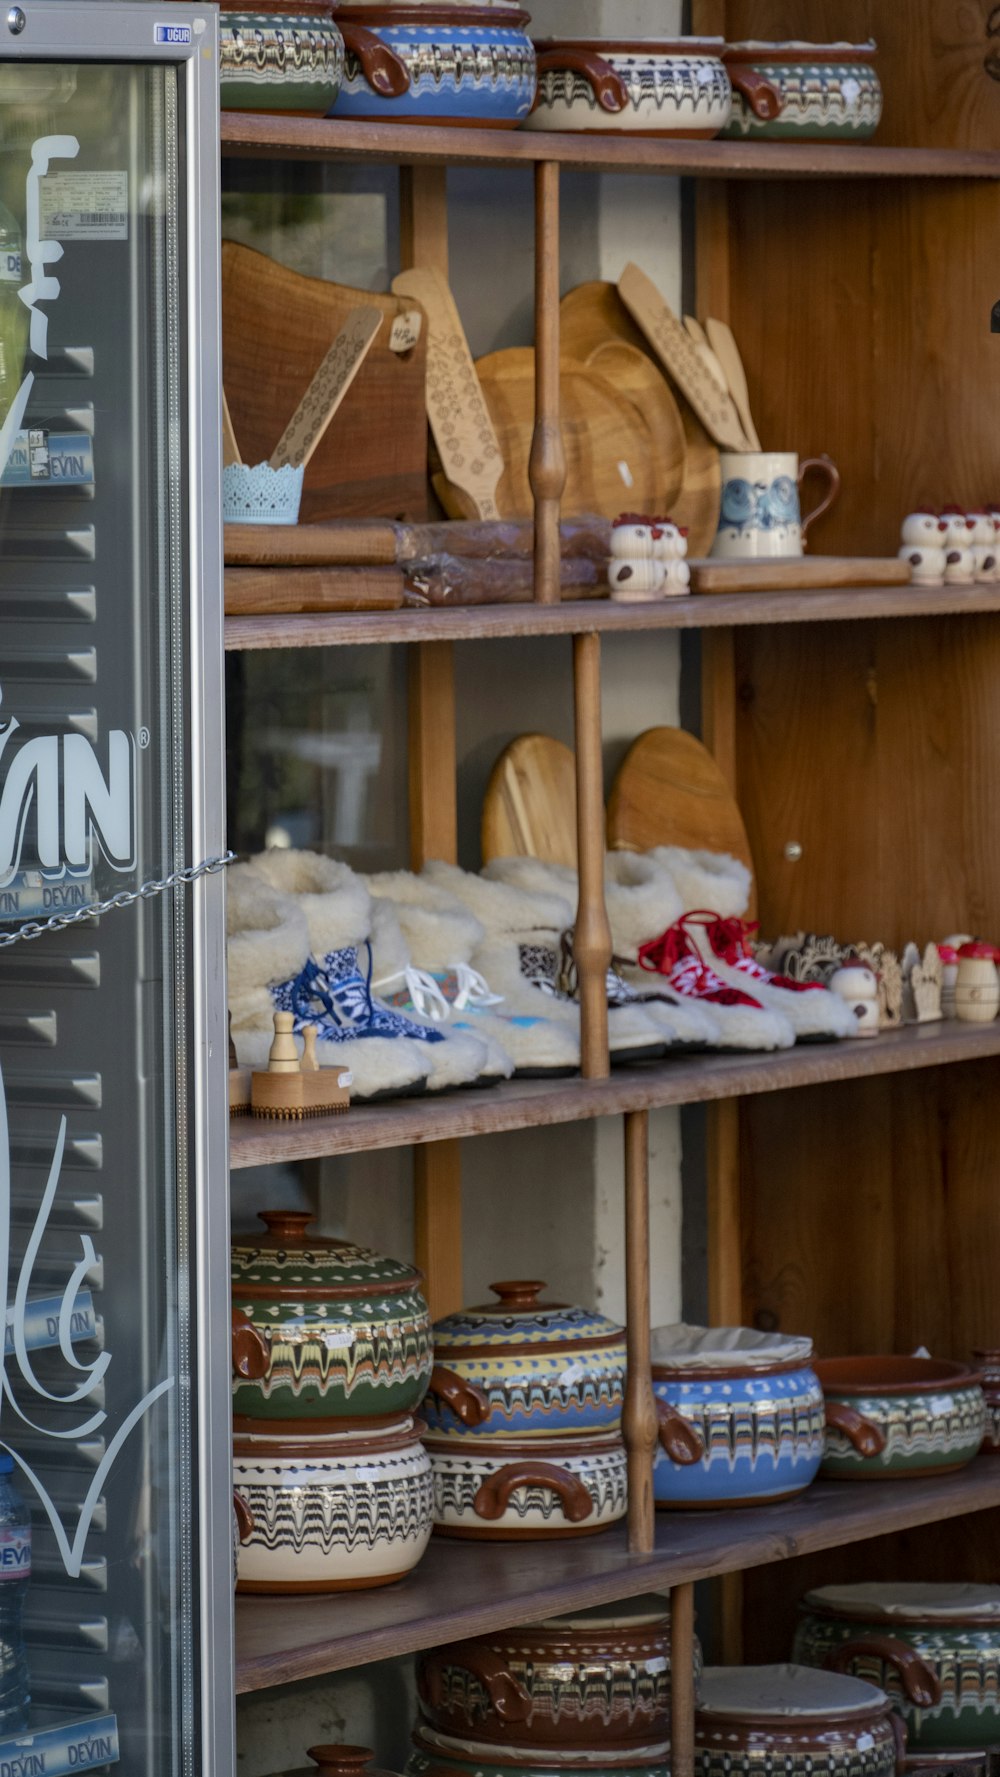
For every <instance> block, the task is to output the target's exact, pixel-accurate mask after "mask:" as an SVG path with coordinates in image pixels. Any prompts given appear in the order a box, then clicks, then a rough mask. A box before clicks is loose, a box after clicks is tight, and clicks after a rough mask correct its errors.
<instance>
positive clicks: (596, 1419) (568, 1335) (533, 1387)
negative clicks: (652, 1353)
mask: <svg viewBox="0 0 1000 1777" xmlns="http://www.w3.org/2000/svg"><path fill="white" fill-rule="evenodd" d="M490 1287H491V1289H492V1290H493V1293H494V1295H495V1296H497V1298H498V1300H497V1301H496V1302H495V1303H492V1304H490V1305H488V1306H486V1307H481V1308H467V1309H464V1310H463V1311H462V1312H461V1313H459V1314H451V1315H449V1316H448V1317H447V1318H446V1319H445V1320H441V1321H438V1322H437V1323H436V1324H435V1327H434V1372H433V1375H432V1377H431V1385H430V1392H429V1394H428V1396H427V1399H426V1401H425V1403H424V1409H423V1416H424V1419H425V1421H426V1424H427V1431H428V1436H427V1439H426V1444H427V1449H428V1452H429V1454H430V1459H431V1464H432V1467H433V1472H434V1522H435V1525H436V1527H437V1528H438V1529H439V1530H441V1531H444V1532H446V1533H447V1534H448V1535H449V1536H471V1537H498V1538H505V1539H508V1540H516V1539H519V1538H535V1537H555V1536H580V1535H586V1534H588V1533H589V1532H593V1531H597V1530H603V1529H604V1528H605V1527H606V1526H607V1525H609V1524H613V1523H615V1521H616V1520H617V1519H619V1518H622V1517H624V1515H625V1511H626V1507H627V1503H628V1493H627V1468H626V1457H625V1445H624V1441H623V1439H622V1432H621V1415H622V1403H623V1399H624V1392H625V1333H624V1330H623V1329H622V1328H621V1327H618V1326H615V1325H614V1323H613V1322H612V1321H609V1320H605V1319H604V1318H603V1316H602V1315H599V1314H595V1313H593V1312H592V1311H591V1310H590V1309H587V1308H571V1307H567V1306H565V1305H564V1304H563V1303H558V1302H553V1303H549V1302H540V1301H539V1294H540V1292H541V1291H542V1290H544V1288H545V1285H544V1284H543V1283H496V1284H492V1285H491V1286H490Z"/></svg>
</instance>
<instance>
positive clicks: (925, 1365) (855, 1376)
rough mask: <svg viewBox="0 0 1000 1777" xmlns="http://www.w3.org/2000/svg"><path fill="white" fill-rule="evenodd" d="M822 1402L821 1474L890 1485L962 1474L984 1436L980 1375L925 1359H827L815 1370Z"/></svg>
mask: <svg viewBox="0 0 1000 1777" xmlns="http://www.w3.org/2000/svg"><path fill="white" fill-rule="evenodd" d="M816 1370H817V1374H818V1376H819V1379H820V1382H821V1384H822V1388H823V1393H824V1396H825V1397H826V1426H827V1431H826V1449H825V1451H824V1454H823V1474H824V1475H825V1476H828V1477H829V1478H830V1479H831V1480H844V1481H870V1480H887V1481H890V1480H895V1479H896V1478H897V1476H899V1475H940V1474H948V1473H949V1472H950V1471H951V1470H952V1469H960V1468H964V1467H965V1465H966V1463H969V1462H971V1461H972V1459H973V1457H974V1456H976V1455H977V1454H978V1452H979V1447H980V1445H981V1443H982V1441H983V1436H984V1433H985V1431H986V1402H985V1400H984V1398H983V1389H982V1377H981V1376H980V1375H979V1374H978V1373H977V1372H976V1371H974V1370H970V1369H969V1367H968V1365H967V1364H955V1363H950V1362H948V1361H947V1360H944V1359H940V1358H931V1357H832V1358H824V1359H823V1361H822V1362H821V1363H818V1364H817V1366H816Z"/></svg>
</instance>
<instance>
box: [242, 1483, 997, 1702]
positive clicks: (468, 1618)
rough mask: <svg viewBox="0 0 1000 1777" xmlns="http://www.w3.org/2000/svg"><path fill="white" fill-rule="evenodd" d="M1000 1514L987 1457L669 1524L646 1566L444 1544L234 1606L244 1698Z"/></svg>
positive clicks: (633, 1559) (614, 1541)
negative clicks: (356, 1587) (335, 1582)
mask: <svg viewBox="0 0 1000 1777" xmlns="http://www.w3.org/2000/svg"><path fill="white" fill-rule="evenodd" d="M997 1505H1000V1461H998V1460H997V1458H995V1457H989V1456H987V1457H980V1458H979V1459H978V1461H976V1462H974V1463H973V1464H972V1466H971V1468H968V1469H966V1470H964V1471H963V1473H961V1474H957V1475H947V1476H941V1477H940V1478H938V1479H934V1480H911V1481H894V1482H893V1481H886V1482H879V1483H877V1484H876V1483H872V1484H871V1485H870V1486H860V1485H853V1484H852V1483H851V1482H849V1481H842V1482H836V1481H827V1482H819V1483H817V1484H816V1485H815V1486H813V1487H811V1488H810V1489H809V1490H808V1492H806V1493H804V1494H802V1495H800V1497H799V1498H798V1499H795V1500H790V1501H788V1502H786V1503H785V1504H784V1505H774V1506H759V1507H757V1508H756V1509H753V1508H751V1509H745V1510H743V1511H732V1512H704V1513H701V1512H692V1513H690V1514H688V1513H684V1512H659V1513H657V1522H656V1548H655V1550H654V1551H653V1553H652V1554H650V1555H630V1554H629V1553H628V1551H627V1548H626V1544H625V1532H624V1529H621V1528H618V1527H616V1528H615V1529H614V1530H611V1531H606V1532H604V1533H603V1534H602V1535H600V1536H595V1537H584V1538H581V1539H579V1540H576V1539H573V1538H570V1539H568V1540H567V1541H564V1542H559V1541H555V1542H551V1543H546V1542H536V1543H511V1544H508V1545H507V1546H504V1545H503V1544H500V1543H495V1542H493V1543H491V1542H483V1543H478V1544H477V1543H462V1542H448V1541H447V1540H446V1539H444V1538H441V1539H438V1538H435V1539H434V1541H433V1542H432V1544H431V1547H430V1549H429V1550H428V1553H427V1555H426V1556H425V1558H424V1560H423V1561H422V1562H421V1564H420V1566H419V1567H418V1568H417V1569H416V1571H415V1572H414V1573H413V1574H411V1575H410V1577H409V1578H408V1579H406V1580H404V1581H402V1582H401V1584H399V1585H397V1586H389V1587H387V1588H385V1589H384V1590H382V1591H374V1592H353V1593H346V1594H344V1595H342V1596H341V1597H339V1598H322V1597H320V1598H310V1597H304V1598H238V1599H237V1601H236V1689H237V1692H238V1693H240V1692H245V1691H255V1690H264V1689H266V1688H267V1687H268V1686H270V1685H277V1684H289V1683H291V1682H293V1681H294V1680H296V1679H302V1678H315V1677H318V1676H320V1675H322V1674H323V1673H327V1672H337V1671H341V1670H343V1669H344V1668H345V1667H348V1666H359V1665H365V1664H367V1663H368V1662H370V1661H372V1660H384V1659H391V1658H394V1657H396V1656H399V1655H401V1654H408V1653H413V1652H416V1651H417V1650H418V1649H419V1648H425V1647H433V1646H436V1645H437V1644H438V1643H440V1642H444V1641H452V1640H461V1639H463V1638H465V1637H468V1636H471V1635H481V1634H485V1633H488V1632H489V1631H490V1630H492V1629H497V1628H500V1627H502V1626H504V1625H516V1624H517V1623H522V1622H537V1621H539V1620H540V1619H541V1618H543V1617H547V1616H551V1615H554V1614H555V1613H557V1612H563V1611H572V1610H581V1609H584V1608H585V1607H586V1606H588V1605H594V1604H608V1603H611V1602H613V1601H615V1600H617V1599H621V1598H631V1597H636V1596H637V1595H638V1594H640V1593H643V1592H649V1591H663V1590H666V1589H669V1587H671V1586H673V1585H680V1584H682V1583H684V1582H686V1581H689V1580H698V1579H708V1578H712V1577H713V1576H715V1575H717V1574H723V1573H735V1572H738V1571H740V1570H741V1569H745V1568H748V1567H760V1566H764V1565H765V1564H766V1563H768V1562H771V1561H784V1560H787V1559H788V1558H789V1557H790V1556H794V1555H806V1554H810V1553H813V1552H815V1551H816V1550H819V1549H833V1548H837V1547H839V1546H842V1545H843V1544H845V1543H852V1542H857V1541H862V1540H864V1539H865V1538H867V1537H873V1536H882V1535H885V1534H887V1533H889V1532H891V1531H896V1530H905V1529H909V1528H911V1527H912V1526H915V1525H921V1524H933V1523H935V1522H937V1521H939V1520H941V1519H943V1518H952V1517H959V1516H961V1515H962V1514H964V1513H967V1512H978V1511H982V1510H985V1509H987V1508H989V1507H994V1506H997Z"/></svg>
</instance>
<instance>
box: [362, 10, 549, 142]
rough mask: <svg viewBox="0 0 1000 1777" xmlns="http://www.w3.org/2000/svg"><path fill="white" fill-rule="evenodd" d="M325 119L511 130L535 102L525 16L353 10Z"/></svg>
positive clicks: (531, 50) (511, 12)
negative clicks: (334, 93) (332, 102)
mask: <svg viewBox="0 0 1000 1777" xmlns="http://www.w3.org/2000/svg"><path fill="white" fill-rule="evenodd" d="M337 22H338V24H339V26H340V28H341V30H342V32H343V35H344V41H345V44H346V46H347V57H346V61H345V65H344V79H343V84H342V86H341V89H340V95H339V97H338V99H337V102H336V105H335V106H334V107H333V108H332V110H331V113H330V115H331V116H334V117H355V118H369V119H375V120H379V119H383V120H386V121H389V122H392V123H440V124H456V123H463V124H479V125H481V126H483V127H484V128H488V129H516V127H517V125H518V124H520V123H523V122H524V120H525V118H526V117H527V116H528V113H529V112H530V110H531V107H532V105H533V104H534V101H535V89H536V70H535V50H534V45H533V44H532V41H531V38H530V37H529V36H528V32H527V25H528V15H527V13H526V12H519V11H517V10H515V9H511V8H508V7H500V6H482V5H480V6H447V5H424V6H418V5H394V4H392V3H391V0H386V3H385V4H384V5H368V6H363V5H355V6H348V7H345V8H344V10H343V11H342V12H339V13H338V15H337Z"/></svg>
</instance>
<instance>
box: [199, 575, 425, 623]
mask: <svg viewBox="0 0 1000 1777" xmlns="http://www.w3.org/2000/svg"><path fill="white" fill-rule="evenodd" d="M225 599H226V616H227V617H250V616H259V615H262V614H266V615H270V616H280V615H287V614H289V613H302V612H310V611H311V612H323V611H394V610H398V609H399V607H400V606H401V605H402V603H403V574H402V570H401V569H400V568H293V569H291V570H289V571H287V572H286V573H283V574H275V573H273V572H272V570H271V569H269V568H228V569H227V570H226V578H225Z"/></svg>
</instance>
